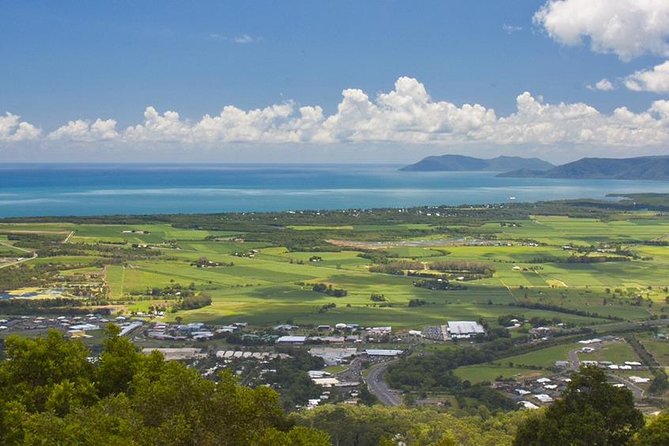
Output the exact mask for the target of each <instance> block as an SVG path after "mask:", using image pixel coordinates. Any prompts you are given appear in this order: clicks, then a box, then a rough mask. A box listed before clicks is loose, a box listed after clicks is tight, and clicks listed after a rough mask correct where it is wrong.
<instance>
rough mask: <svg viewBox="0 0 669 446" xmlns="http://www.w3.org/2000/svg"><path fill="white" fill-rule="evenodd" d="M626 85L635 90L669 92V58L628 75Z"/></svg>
mask: <svg viewBox="0 0 669 446" xmlns="http://www.w3.org/2000/svg"><path fill="white" fill-rule="evenodd" d="M625 86H626V87H627V88H629V89H630V90H634V91H650V92H653V93H669V60H668V61H666V62H664V63H661V64H660V65H656V66H654V67H653V68H652V69H650V70H642V71H637V72H635V73H634V74H632V75H630V76H628V77H626V78H625Z"/></svg>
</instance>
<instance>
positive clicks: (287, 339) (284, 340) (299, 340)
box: [276, 336, 307, 344]
mask: <svg viewBox="0 0 669 446" xmlns="http://www.w3.org/2000/svg"><path fill="white" fill-rule="evenodd" d="M306 341H307V337H306V336H281V337H280V338H279V339H277V340H276V343H277V344H304V343H305V342H306Z"/></svg>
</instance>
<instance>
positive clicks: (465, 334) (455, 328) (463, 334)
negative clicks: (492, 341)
mask: <svg viewBox="0 0 669 446" xmlns="http://www.w3.org/2000/svg"><path fill="white" fill-rule="evenodd" d="M448 334H449V335H450V336H451V338H454V339H458V338H470V337H472V336H476V335H481V334H485V329H484V328H483V325H481V324H479V323H478V322H475V321H448Z"/></svg>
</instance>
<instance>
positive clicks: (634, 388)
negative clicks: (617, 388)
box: [608, 375, 645, 400]
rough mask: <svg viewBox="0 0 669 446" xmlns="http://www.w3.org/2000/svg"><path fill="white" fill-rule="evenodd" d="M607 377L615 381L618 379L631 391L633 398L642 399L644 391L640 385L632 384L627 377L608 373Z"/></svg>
mask: <svg viewBox="0 0 669 446" xmlns="http://www.w3.org/2000/svg"><path fill="white" fill-rule="evenodd" d="M608 377H609V378H611V379H613V380H615V381H618V382H619V383H623V384H625V385H626V386H627V388H628V389H629V390H631V391H632V393H633V394H634V398H635V399H637V400H640V399H643V397H644V393H645V391H644V390H643V389H642V388H641V387H639V386H637V385H636V384H634V383H633V382H632V381H630V380H629V379H627V378H625V377H623V376H619V375H608Z"/></svg>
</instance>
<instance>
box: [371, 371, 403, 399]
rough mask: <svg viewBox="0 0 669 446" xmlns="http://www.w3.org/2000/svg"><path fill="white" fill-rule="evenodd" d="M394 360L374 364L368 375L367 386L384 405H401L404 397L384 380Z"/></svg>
mask: <svg viewBox="0 0 669 446" xmlns="http://www.w3.org/2000/svg"><path fill="white" fill-rule="evenodd" d="M393 362H394V361H389V362H382V363H380V364H377V365H375V366H373V367H372V368H371V370H370V372H369V375H368V376H367V388H368V389H369V391H370V392H371V393H372V394H373V395H374V396H375V397H377V398H378V399H379V401H380V402H381V403H382V404H383V405H384V406H399V405H400V404H402V398H401V397H400V396H399V395H398V394H397V393H396V392H395V391H394V390H391V389H390V387H388V385H387V384H386V382H385V381H384V380H383V375H384V374H385V373H386V369H387V368H388V366H389V365H390V364H392V363H393Z"/></svg>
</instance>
